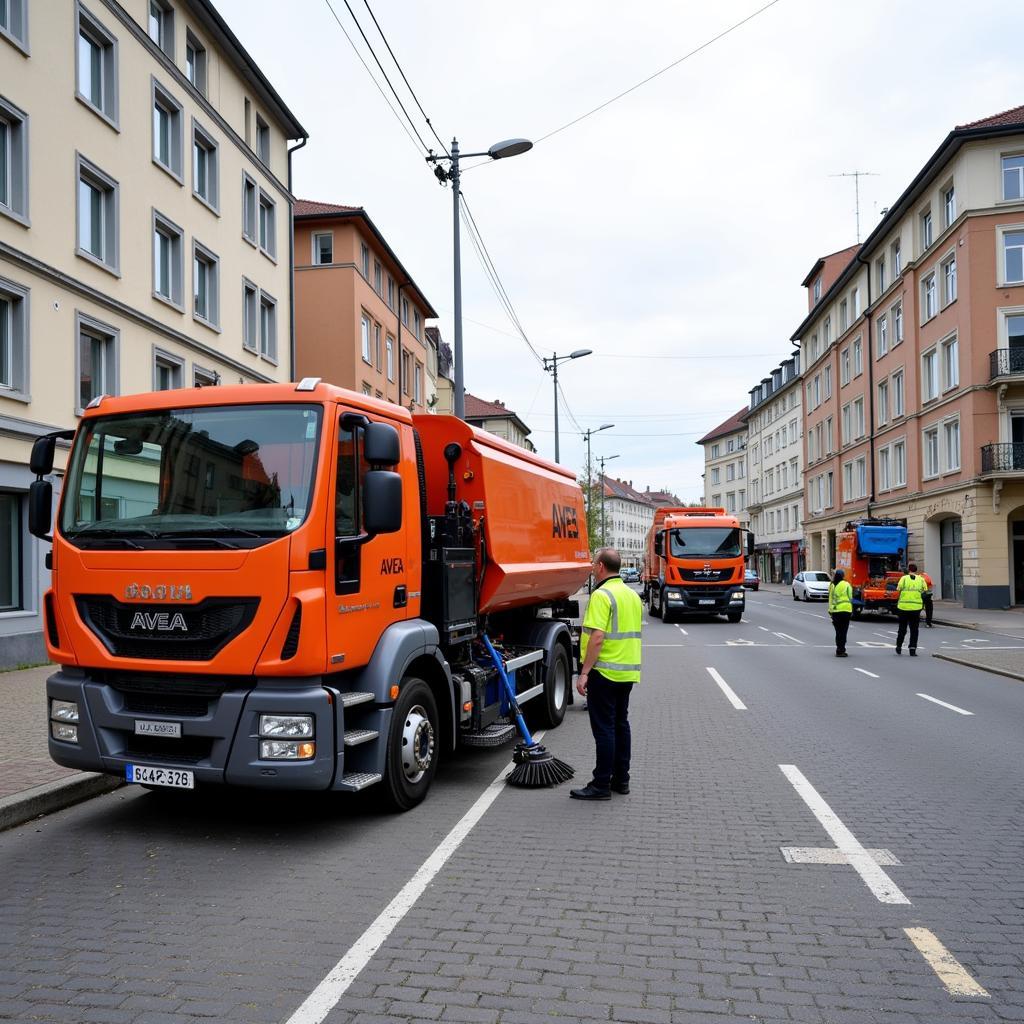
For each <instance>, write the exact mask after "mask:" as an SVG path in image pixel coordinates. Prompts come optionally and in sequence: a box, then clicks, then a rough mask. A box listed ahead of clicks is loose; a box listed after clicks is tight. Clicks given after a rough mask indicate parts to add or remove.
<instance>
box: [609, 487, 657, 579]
mask: <svg viewBox="0 0 1024 1024" xmlns="http://www.w3.org/2000/svg"><path fill="white" fill-rule="evenodd" d="M600 482H601V486H602V487H603V489H604V497H603V509H604V512H603V517H604V529H603V531H602V532H603V534H604V536H605V538H606V543H607V544H609V545H610V546H611V547H614V548H617V549H618V552H619V554H620V555H621V557H622V564H623V565H624V566H626V567H628V568H633V569H640V568H642V567H643V562H644V543H645V541H646V539H647V531H648V530H649V529H650V528H651V525H652V524H653V523H654V506H653V505H652V504H651V503H650V502H649V501H648V500H647V498H646V497H645V496H644V495H643V494H642V493H641V492H640V491H637V490H634V488H633V481H632V480H616V479H612V478H611V477H609V476H605V477H602V478H601V481H600Z"/></svg>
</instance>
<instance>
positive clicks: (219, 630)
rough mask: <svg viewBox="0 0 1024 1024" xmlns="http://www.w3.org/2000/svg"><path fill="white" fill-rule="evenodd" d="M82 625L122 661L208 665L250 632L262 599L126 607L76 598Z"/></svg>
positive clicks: (93, 597)
mask: <svg viewBox="0 0 1024 1024" xmlns="http://www.w3.org/2000/svg"><path fill="white" fill-rule="evenodd" d="M75 603H76V605H77V606H78V614H79V615H80V616H81V617H82V621H83V622H84V623H85V624H86V625H87V626H88V627H89V628H90V629H91V630H92V631H93V633H95V634H96V636H98V637H99V638H100V640H101V641H102V642H103V645H104V646H105V647H106V648H107V650H108V651H110V653H111V654H113V655H116V656H117V657H119V658H153V659H158V660H161V661H172V660H173V661H209V660H210V659H211V658H213V657H214V656H215V655H216V654H217V653H218V652H219V651H220V650H221V649H222V648H223V647H224V646H225V644H227V643H228V642H229V641H230V640H233V639H234V638H235V637H236V636H238V634H239V633H241V632H242V631H243V630H244V629H246V628H247V627H248V626H249V624H250V623H251V622H252V620H253V618H254V616H255V615H256V609H257V607H258V606H259V603H260V602H259V598H258V597H241V598H223V597H208V598H206V599H205V600H203V601H200V602H199V603H198V604H193V605H186V604H124V603H123V602H121V601H118V600H116V599H115V598H113V597H110V596H109V595H106V594H76V595H75Z"/></svg>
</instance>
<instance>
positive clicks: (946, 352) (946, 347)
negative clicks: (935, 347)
mask: <svg viewBox="0 0 1024 1024" xmlns="http://www.w3.org/2000/svg"><path fill="white" fill-rule="evenodd" d="M940 348H941V350H942V390H943V391H950V390H952V389H953V388H955V387H957V386H958V385H959V384H960V344H959V341H958V340H957V338H956V336H955V335H954V336H953V337H952V338H948V339H947V340H946V341H944V342H943V343H942V345H941V346H940Z"/></svg>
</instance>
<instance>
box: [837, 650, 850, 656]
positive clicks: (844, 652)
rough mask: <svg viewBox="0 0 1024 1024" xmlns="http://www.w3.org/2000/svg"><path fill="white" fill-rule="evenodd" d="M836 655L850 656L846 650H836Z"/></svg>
mask: <svg viewBox="0 0 1024 1024" xmlns="http://www.w3.org/2000/svg"><path fill="white" fill-rule="evenodd" d="M836 657H837V658H848V657H849V655H848V654H847V653H846V651H836Z"/></svg>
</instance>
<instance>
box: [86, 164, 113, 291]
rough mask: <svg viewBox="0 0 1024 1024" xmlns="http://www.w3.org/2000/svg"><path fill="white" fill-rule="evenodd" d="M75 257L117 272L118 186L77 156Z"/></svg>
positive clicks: (107, 176) (111, 179) (96, 168)
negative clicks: (76, 247)
mask: <svg viewBox="0 0 1024 1024" xmlns="http://www.w3.org/2000/svg"><path fill="white" fill-rule="evenodd" d="M76 159H77V164H78V249H77V252H78V255H79V256H84V257H85V258H86V259H89V260H92V261H93V262H95V263H98V264H100V265H101V266H103V267H105V268H106V269H107V270H110V271H112V272H113V273H115V274H117V273H119V252H118V248H119V247H118V234H119V223H118V221H119V210H118V206H119V191H120V190H119V187H118V184H117V182H116V181H114V179H113V178H111V177H110V176H109V175H106V174H104V173H103V172H102V171H101V170H100V169H99V168H98V167H96V166H95V165H94V164H91V163H89V161H88V160H86V159H85V158H84V157H83V156H80V155H79V156H78V157H77V158H76Z"/></svg>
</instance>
